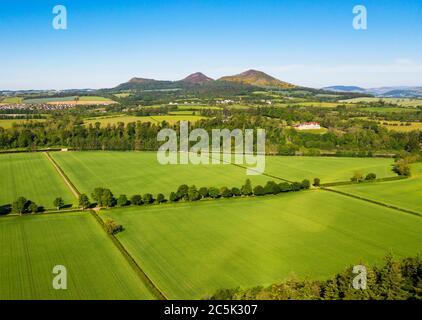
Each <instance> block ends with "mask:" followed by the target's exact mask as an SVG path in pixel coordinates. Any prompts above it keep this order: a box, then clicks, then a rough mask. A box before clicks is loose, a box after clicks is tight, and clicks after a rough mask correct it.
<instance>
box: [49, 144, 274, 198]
mask: <svg viewBox="0 0 422 320" xmlns="http://www.w3.org/2000/svg"><path fill="white" fill-rule="evenodd" d="M51 156H52V157H53V158H54V159H55V160H56V161H57V163H58V164H59V165H60V167H61V168H62V169H63V170H64V172H65V173H66V175H67V176H68V177H69V178H70V180H71V181H72V182H73V183H74V184H75V185H76V187H77V188H78V189H79V191H81V192H84V193H87V194H91V192H92V191H93V190H94V188H96V187H107V188H110V189H111V190H112V191H113V193H115V195H116V196H118V195H120V194H126V195H128V196H131V195H134V194H139V193H140V194H144V193H154V194H157V193H160V192H161V193H163V194H164V195H166V196H168V195H169V194H170V192H172V191H176V190H177V188H178V187H179V186H180V185H181V184H188V185H196V186H197V187H198V188H199V187H212V186H215V187H223V186H227V187H235V186H237V187H240V186H241V185H242V184H243V183H244V182H245V180H246V179H247V178H248V176H246V170H245V169H243V168H239V167H236V166H233V165H230V164H225V165H211V164H210V165H161V164H160V163H159V162H158V161H157V153H156V152H102V151H98V152H68V153H59V152H58V153H51ZM249 178H250V179H251V180H252V181H253V182H256V183H261V184H264V183H266V182H267V181H268V180H271V178H268V177H264V176H257V177H249Z"/></svg>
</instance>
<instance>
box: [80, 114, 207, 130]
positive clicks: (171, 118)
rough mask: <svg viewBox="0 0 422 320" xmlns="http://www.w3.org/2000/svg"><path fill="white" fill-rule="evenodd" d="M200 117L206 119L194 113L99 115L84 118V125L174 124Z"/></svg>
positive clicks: (192, 120)
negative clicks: (147, 115) (144, 115)
mask: <svg viewBox="0 0 422 320" xmlns="http://www.w3.org/2000/svg"><path fill="white" fill-rule="evenodd" d="M202 119H206V118H205V117H201V116H194V115H168V116H151V117H137V116H126V115H125V116H118V117H100V118H93V119H89V120H85V121H84V123H85V124H86V125H89V124H92V125H94V124H95V123H96V122H99V123H100V124H101V126H102V127H104V126H107V125H115V124H118V123H119V122H122V123H124V124H128V123H131V122H138V121H139V122H151V123H154V124H160V123H162V122H163V121H166V122H168V123H170V124H171V125H174V124H176V123H177V122H179V121H189V122H196V121H199V120H202Z"/></svg>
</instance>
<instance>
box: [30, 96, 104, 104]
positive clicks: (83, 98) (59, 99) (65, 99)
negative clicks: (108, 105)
mask: <svg viewBox="0 0 422 320" xmlns="http://www.w3.org/2000/svg"><path fill="white" fill-rule="evenodd" d="M75 98H77V96H69V97H55V98H39V99H25V100H24V102H25V103H55V102H69V101H75ZM84 101H86V102H90V101H91V102H92V101H102V102H111V101H112V100H111V99H109V98H104V97H100V96H80V97H79V103H80V102H84Z"/></svg>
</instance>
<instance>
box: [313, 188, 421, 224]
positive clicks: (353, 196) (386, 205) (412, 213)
mask: <svg viewBox="0 0 422 320" xmlns="http://www.w3.org/2000/svg"><path fill="white" fill-rule="evenodd" d="M320 189H321V190H324V191H328V192H334V193H337V194H340V195H343V196H346V197H350V198H354V199H357V200H361V201H366V202H369V203H372V204H376V205H379V206H382V207H385V208H389V209H394V210H397V211H401V212H404V213H407V214H411V215H414V216H418V217H422V214H421V213H419V212H416V211H412V210H408V209H403V208H400V207H397V206H394V205H390V204H386V203H383V202H379V201H376V200H371V199H367V198H364V197H360V196H357V195H354V194H351V193H347V192H343V191H338V190H334V189H329V188H324V187H322V188H320Z"/></svg>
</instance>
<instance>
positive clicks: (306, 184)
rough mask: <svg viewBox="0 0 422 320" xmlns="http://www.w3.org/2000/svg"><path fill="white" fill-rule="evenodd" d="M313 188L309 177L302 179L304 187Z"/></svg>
mask: <svg viewBox="0 0 422 320" xmlns="http://www.w3.org/2000/svg"><path fill="white" fill-rule="evenodd" d="M309 188H311V182H310V181H309V180H308V179H305V180H303V181H302V189H304V190H308V189H309Z"/></svg>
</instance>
